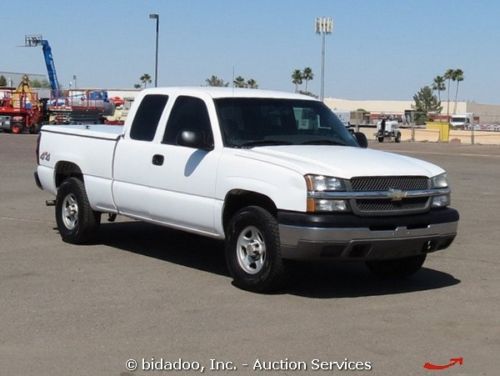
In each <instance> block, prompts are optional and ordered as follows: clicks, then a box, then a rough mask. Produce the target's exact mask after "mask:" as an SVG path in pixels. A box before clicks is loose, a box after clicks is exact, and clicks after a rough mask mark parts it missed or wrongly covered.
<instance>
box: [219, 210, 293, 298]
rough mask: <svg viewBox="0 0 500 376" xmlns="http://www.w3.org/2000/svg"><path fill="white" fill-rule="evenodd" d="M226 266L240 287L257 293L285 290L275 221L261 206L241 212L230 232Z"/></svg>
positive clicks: (283, 268) (228, 231) (230, 225)
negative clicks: (282, 288) (283, 288)
mask: <svg viewBox="0 0 500 376" xmlns="http://www.w3.org/2000/svg"><path fill="white" fill-rule="evenodd" d="M226 262H227V266H228V269H229V272H230V273H231V276H232V277H233V279H234V283H235V284H236V285H237V286H238V287H241V288H243V289H245V290H251V291H257V292H269V291H273V290H277V289H279V288H281V287H283V285H284V284H285V282H286V274H287V273H286V270H285V264H284V261H283V259H282V258H281V249H280V239H279V230H278V222H277V221H276V218H274V217H273V216H272V215H271V214H270V213H269V212H268V211H267V210H265V209H263V208H261V207H258V206H248V207H246V208H243V209H241V210H240V211H238V212H237V213H236V214H235V215H234V216H233V218H232V219H231V221H230V223H229V225H228V228H227V240H226Z"/></svg>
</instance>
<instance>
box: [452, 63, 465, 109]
mask: <svg viewBox="0 0 500 376" xmlns="http://www.w3.org/2000/svg"><path fill="white" fill-rule="evenodd" d="M451 79H452V80H453V81H456V82H457V89H456V91H455V107H454V108H453V113H456V112H457V98H458V85H459V84H460V81H463V80H464V71H463V70H461V69H455V70H454V71H453V77H452V78H451Z"/></svg>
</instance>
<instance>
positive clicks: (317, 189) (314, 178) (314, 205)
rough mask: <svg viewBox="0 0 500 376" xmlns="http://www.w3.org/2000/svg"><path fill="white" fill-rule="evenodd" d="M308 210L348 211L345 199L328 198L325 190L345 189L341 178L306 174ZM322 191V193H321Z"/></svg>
mask: <svg viewBox="0 0 500 376" xmlns="http://www.w3.org/2000/svg"><path fill="white" fill-rule="evenodd" d="M305 179H306V185H307V196H308V197H307V211H308V212H310V213H311V212H312V213H314V212H348V211H349V210H350V209H349V203H348V202H347V200H339V199H332V198H328V196H327V195H325V194H327V192H332V191H333V192H335V191H337V192H338V191H345V190H346V188H345V183H344V181H343V180H342V179H339V178H334V177H330V176H322V175H306V176H305ZM322 193H323V194H322Z"/></svg>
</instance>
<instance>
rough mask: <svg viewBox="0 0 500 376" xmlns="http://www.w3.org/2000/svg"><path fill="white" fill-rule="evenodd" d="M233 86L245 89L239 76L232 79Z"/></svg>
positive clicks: (243, 82)
mask: <svg viewBox="0 0 500 376" xmlns="http://www.w3.org/2000/svg"><path fill="white" fill-rule="evenodd" d="M233 85H234V87H246V86H247V84H246V82H245V79H244V78H243V77H241V76H238V77H236V78H235V79H234V81H233Z"/></svg>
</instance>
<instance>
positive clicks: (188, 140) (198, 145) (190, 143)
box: [177, 131, 213, 150]
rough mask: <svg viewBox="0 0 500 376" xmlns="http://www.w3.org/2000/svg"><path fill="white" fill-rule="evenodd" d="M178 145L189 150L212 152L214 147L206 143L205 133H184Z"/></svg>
mask: <svg viewBox="0 0 500 376" xmlns="http://www.w3.org/2000/svg"><path fill="white" fill-rule="evenodd" d="M177 144H179V145H181V146H186V147H188V148H194V149H203V150H212V149H213V146H212V145H209V144H208V143H207V142H206V141H205V137H204V135H203V132H199V131H182V132H181V134H180V136H179V138H178V139H177Z"/></svg>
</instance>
